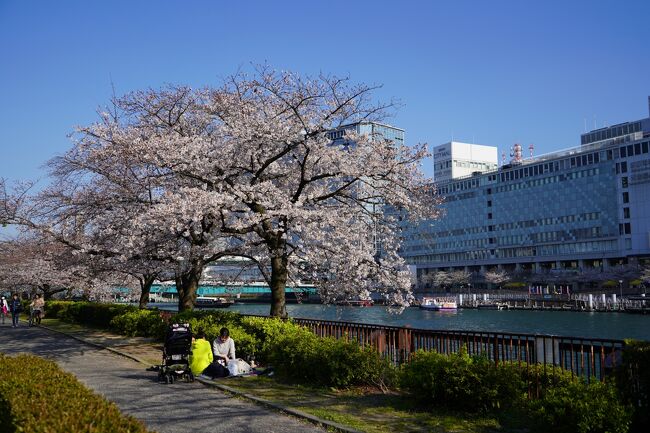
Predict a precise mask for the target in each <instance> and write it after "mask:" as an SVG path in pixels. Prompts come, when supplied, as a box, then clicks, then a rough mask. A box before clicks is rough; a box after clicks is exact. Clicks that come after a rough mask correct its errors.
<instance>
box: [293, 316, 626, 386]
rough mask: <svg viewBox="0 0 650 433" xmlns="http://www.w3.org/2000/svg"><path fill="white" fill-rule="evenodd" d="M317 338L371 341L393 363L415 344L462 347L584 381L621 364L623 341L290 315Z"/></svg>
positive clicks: (439, 348) (454, 349)
mask: <svg viewBox="0 0 650 433" xmlns="http://www.w3.org/2000/svg"><path fill="white" fill-rule="evenodd" d="M293 320H294V322H296V323H298V324H300V325H303V326H305V327H307V328H309V329H311V330H312V331H313V332H314V333H315V334H316V335H318V336H320V337H334V338H347V339H350V340H356V341H357V342H358V343H359V344H360V345H362V346H365V345H372V346H373V347H375V348H376V349H377V350H378V351H379V352H380V353H382V354H384V355H385V356H387V357H388V358H389V359H390V360H391V361H393V362H394V363H396V364H401V363H404V362H408V360H409V359H410V356H411V354H412V353H414V352H415V351H417V350H419V349H423V350H435V351H436V352H438V353H442V354H451V353H457V352H458V351H459V350H460V349H461V347H465V348H466V350H467V353H468V354H469V355H481V356H486V357H488V358H489V359H490V360H492V361H493V362H494V363H495V364H496V365H499V363H503V362H512V363H517V364H519V365H520V366H521V367H523V368H528V367H529V366H532V365H541V366H542V368H543V369H547V368H548V369H552V371H555V369H556V368H563V369H565V370H568V371H571V372H572V373H573V374H575V375H577V376H581V377H584V378H585V379H586V380H587V381H591V380H594V378H595V379H597V380H604V379H605V377H607V376H608V375H609V374H611V373H613V371H614V369H615V367H616V366H617V365H618V364H620V363H621V359H622V351H623V350H624V348H625V342H624V341H623V340H610V339H602V338H580V337H559V336H554V335H538V334H516V333H507V332H478V331H449V330H428V329H413V328H403V327H394V326H383V325H371V324H362V323H352V322H338V321H327V320H316V319H301V318H294V319H293Z"/></svg>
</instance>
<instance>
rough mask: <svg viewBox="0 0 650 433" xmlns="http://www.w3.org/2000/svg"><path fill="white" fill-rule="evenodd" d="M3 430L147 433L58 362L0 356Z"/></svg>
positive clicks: (142, 427) (51, 432) (40, 432)
mask: <svg viewBox="0 0 650 433" xmlns="http://www.w3.org/2000/svg"><path fill="white" fill-rule="evenodd" d="M0 431H2V432H11V431H21V432H30V433H68V432H78V433H91V432H106V433H118V432H120V433H125V432H129V433H144V432H146V431H147V430H146V428H145V427H144V425H143V424H142V423H141V422H140V421H138V420H136V419H134V418H132V417H130V416H124V415H122V414H121V413H120V411H119V409H118V408H117V406H116V405H115V404H113V403H111V402H109V401H107V400H105V399H104V398H103V397H101V396H99V395H97V394H94V393H93V392H92V391H90V390H89V389H87V388H86V387H84V386H83V385H82V384H81V383H79V381H77V379H76V378H75V377H74V376H73V375H71V374H69V373H65V372H63V371H62V370H61V369H60V368H59V367H58V366H57V365H56V364H55V363H54V362H52V361H47V360H44V359H42V358H38V357H36V356H31V355H19V356H16V357H8V356H5V355H2V354H0Z"/></svg>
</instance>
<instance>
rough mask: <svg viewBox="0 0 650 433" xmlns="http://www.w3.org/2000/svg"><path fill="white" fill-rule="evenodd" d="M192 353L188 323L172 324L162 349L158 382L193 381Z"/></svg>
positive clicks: (190, 331) (190, 332) (190, 330)
mask: <svg viewBox="0 0 650 433" xmlns="http://www.w3.org/2000/svg"><path fill="white" fill-rule="evenodd" d="M191 353H192V328H191V327H190V325H189V323H174V324H173V325H171V326H170V327H169V328H168V329H167V334H166V336H165V347H163V359H162V365H161V366H160V369H159V370H158V380H159V381H160V382H165V383H174V381H175V380H176V379H177V378H182V379H185V381H187V382H193V381H194V375H193V374H192V370H190V354H191Z"/></svg>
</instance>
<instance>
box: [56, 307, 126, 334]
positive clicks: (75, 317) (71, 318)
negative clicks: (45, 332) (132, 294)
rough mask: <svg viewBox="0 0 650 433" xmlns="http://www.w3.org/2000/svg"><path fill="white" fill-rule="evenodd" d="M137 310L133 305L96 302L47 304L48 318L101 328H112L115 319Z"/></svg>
mask: <svg viewBox="0 0 650 433" xmlns="http://www.w3.org/2000/svg"><path fill="white" fill-rule="evenodd" d="M137 310H138V309H137V307H134V306H132V305H123V304H100V303H96V302H69V301H48V302H46V304H45V314H46V316H54V317H57V318H59V319H61V320H64V321H66V322H73V323H83V324H85V325H90V326H96V327H99V328H110V326H111V320H113V318H114V317H116V316H120V315H123V314H125V313H128V312H132V311H137Z"/></svg>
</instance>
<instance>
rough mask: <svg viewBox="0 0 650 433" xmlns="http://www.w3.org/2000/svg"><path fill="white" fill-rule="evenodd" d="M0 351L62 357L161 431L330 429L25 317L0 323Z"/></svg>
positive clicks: (94, 385) (64, 362) (71, 369)
mask: <svg viewBox="0 0 650 433" xmlns="http://www.w3.org/2000/svg"><path fill="white" fill-rule="evenodd" d="M129 340H130V339H129ZM116 341H117V339H115V340H114V342H116ZM122 343H128V342H127V341H123V342H122ZM143 343H144V341H143ZM117 345H119V344H117ZM122 346H124V345H122ZM149 347H151V346H149ZM147 350H148V353H153V352H150V351H151V350H155V349H147ZM0 352H3V353H6V354H17V353H33V354H35V355H38V356H42V357H45V358H49V359H52V360H54V361H56V362H57V363H58V364H59V365H60V366H61V367H62V368H63V369H64V370H66V371H69V372H71V373H73V374H75V375H76V376H77V378H78V379H79V380H80V381H81V382H83V383H84V384H85V385H86V386H88V387H89V388H91V389H93V390H94V391H96V392H97V393H99V394H102V395H104V396H105V397H106V398H108V399H109V400H111V401H113V402H115V403H116V404H117V405H118V406H119V407H120V409H121V410H122V411H123V412H124V413H127V414H130V415H133V416H134V417H136V418H138V419H140V420H142V421H143V422H144V423H145V424H146V425H147V427H149V428H150V429H152V430H155V431H157V432H159V433H181V432H201V433H208V432H228V433H236V432H260V433H262V432H264V433H279V432H314V433H316V432H318V433H322V432H324V431H325V430H324V429H322V428H320V427H317V426H314V425H313V424H308V423H306V422H305V421H302V420H298V419H296V418H293V417H289V416H286V415H283V414H280V413H277V412H274V411H270V410H268V409H265V408H262V407H260V406H258V405H256V404H254V403H251V402H249V401H245V400H242V399H238V398H234V397H231V396H229V395H226V394H225V393H223V392H222V391H219V390H217V389H213V388H208V387H206V386H204V385H202V384H200V383H197V382H195V383H184V382H177V383H174V384H173V385H163V384H159V383H158V381H157V374H156V373H155V372H148V371H145V366H143V365H142V364H140V363H137V362H135V361H132V360H130V359H127V358H124V357H122V356H119V355H116V354H114V353H111V352H109V351H107V350H102V349H99V348H94V347H92V346H88V345H87V344H84V343H82V342H80V341H77V340H75V339H72V338H70V337H66V336H64V335H62V334H59V333H55V332H52V331H48V330H46V329H43V328H39V327H33V328H29V327H27V326H26V325H25V324H23V323H21V326H19V327H18V328H16V329H13V328H11V324H5V325H0ZM158 353H160V352H158Z"/></svg>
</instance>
